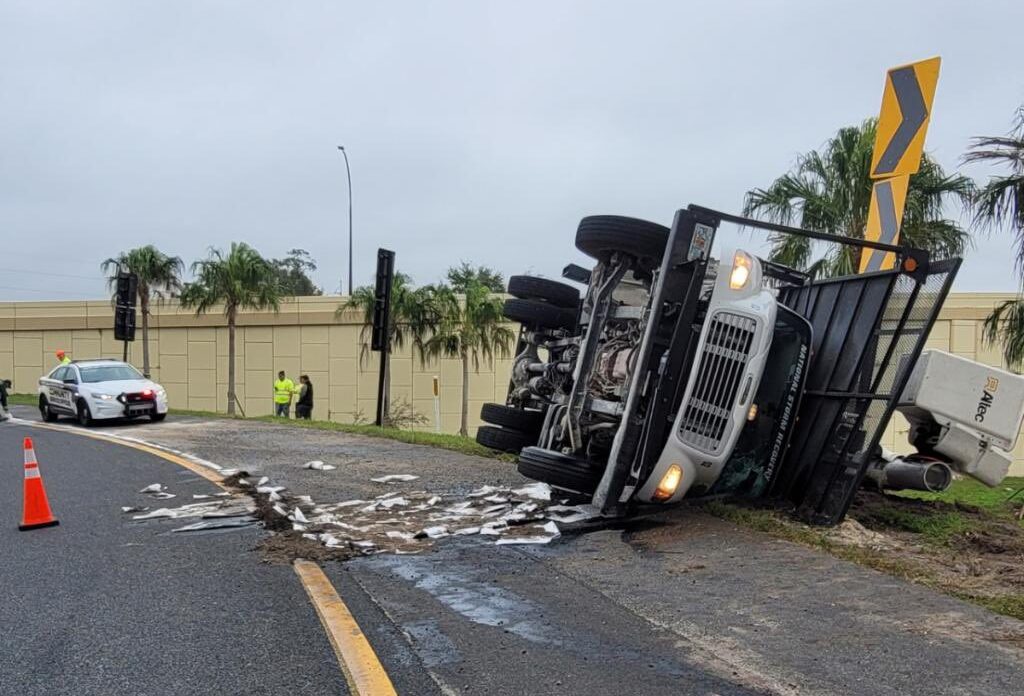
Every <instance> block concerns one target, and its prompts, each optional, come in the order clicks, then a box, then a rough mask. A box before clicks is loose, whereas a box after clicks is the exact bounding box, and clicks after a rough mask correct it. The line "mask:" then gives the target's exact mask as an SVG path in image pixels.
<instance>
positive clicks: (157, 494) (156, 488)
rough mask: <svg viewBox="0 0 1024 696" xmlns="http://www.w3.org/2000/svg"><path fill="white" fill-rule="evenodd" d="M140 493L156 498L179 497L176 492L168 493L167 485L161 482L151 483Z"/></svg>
mask: <svg viewBox="0 0 1024 696" xmlns="http://www.w3.org/2000/svg"><path fill="white" fill-rule="evenodd" d="M139 493H144V494H146V495H148V496H149V497H150V498H156V499H158V500H169V499H170V498H174V497H177V496H175V495H174V493H168V492H167V486H164V485H163V484H160V483H151V484H149V485H148V486H146V487H145V488H143V489H142V490H141V491H139Z"/></svg>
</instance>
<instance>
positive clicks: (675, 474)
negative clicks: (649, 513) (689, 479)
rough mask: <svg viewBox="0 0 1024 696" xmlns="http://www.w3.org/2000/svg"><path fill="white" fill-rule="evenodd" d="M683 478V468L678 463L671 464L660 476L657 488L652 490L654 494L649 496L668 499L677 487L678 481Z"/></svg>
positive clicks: (659, 499)
mask: <svg viewBox="0 0 1024 696" xmlns="http://www.w3.org/2000/svg"><path fill="white" fill-rule="evenodd" d="M682 480H683V470H682V468H680V466H679V465H678V464H673V465H672V466H670V467H669V468H668V471H666V472H665V475H664V476H662V477H661V481H660V482H659V483H658V488H657V490H655V491H654V495H653V496H651V497H652V498H654V499H655V500H657V501H659V502H660V501H662V500H668V499H669V498H671V497H672V496H673V495H675V492H676V489H677V488H679V483H680V482H681V481H682Z"/></svg>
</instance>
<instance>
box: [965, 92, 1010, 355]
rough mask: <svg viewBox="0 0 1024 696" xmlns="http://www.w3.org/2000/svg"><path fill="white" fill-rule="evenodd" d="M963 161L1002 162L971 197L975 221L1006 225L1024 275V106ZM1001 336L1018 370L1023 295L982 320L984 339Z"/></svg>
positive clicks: (979, 141)
mask: <svg viewBox="0 0 1024 696" xmlns="http://www.w3.org/2000/svg"><path fill="white" fill-rule="evenodd" d="M963 159H964V161H965V162H984V163H987V164H1000V165H1005V166H1006V167H1007V168H1008V169H1009V172H1008V173H1007V174H1002V175H998V176H993V177H991V178H990V179H989V180H988V183H987V184H985V185H984V186H982V187H981V189H980V190H979V191H978V193H977V195H976V196H975V198H974V205H973V211H974V224H975V226H977V227H979V228H982V229H984V228H991V227H1003V226H1007V227H1009V228H1010V230H1011V231H1012V232H1013V237H1014V245H1015V246H1016V247H1017V248H1016V259H1015V268H1016V271H1017V274H1018V275H1022V274H1024V105H1021V106H1020V107H1018V109H1017V116H1016V119H1015V120H1014V125H1013V128H1012V129H1011V130H1010V133H1009V134H1008V135H1006V136H992V137H980V138H975V139H974V141H973V144H972V145H971V150H970V152H968V153H967V154H966V155H964V158H963ZM1000 339H1002V341H1003V357H1004V358H1005V359H1006V363H1007V364H1008V365H1009V366H1010V367H1012V368H1014V369H1019V368H1020V366H1021V364H1022V363H1024V298H1021V297H1017V298H1016V299H1013V300H1008V301H1006V302H1003V303H1002V304H1001V305H999V306H998V307H997V308H996V309H995V311H993V312H992V314H990V315H989V316H988V318H986V319H985V340H986V341H988V342H989V343H995V342H997V341H999V340H1000Z"/></svg>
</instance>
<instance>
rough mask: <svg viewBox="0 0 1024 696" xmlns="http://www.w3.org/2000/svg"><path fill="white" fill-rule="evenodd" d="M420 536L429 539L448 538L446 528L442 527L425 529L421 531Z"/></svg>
mask: <svg viewBox="0 0 1024 696" xmlns="http://www.w3.org/2000/svg"><path fill="white" fill-rule="evenodd" d="M422 534H426V535H427V536H428V537H430V538H431V539H440V538H441V537H446V536H448V528H447V527H444V526H440V527H427V528H425V529H424V530H423V531H422Z"/></svg>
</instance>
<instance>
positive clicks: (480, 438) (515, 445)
mask: <svg viewBox="0 0 1024 696" xmlns="http://www.w3.org/2000/svg"><path fill="white" fill-rule="evenodd" d="M476 441H477V443H479V444H481V445H483V446H484V447H488V448H490V449H493V450H498V451H499V452H512V453H513V454H515V453H517V452H518V451H519V450H521V449H522V448H524V447H526V446H528V445H532V444H533V443H534V442H536V441H537V438H536V437H535V436H530V435H527V434H526V433H523V432H519V431H518V430H511V429H509V428H499V427H497V426H494V425H481V426H480V427H479V428H477V431H476Z"/></svg>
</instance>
